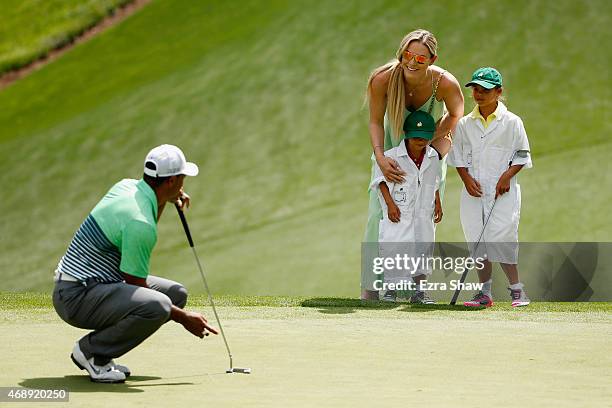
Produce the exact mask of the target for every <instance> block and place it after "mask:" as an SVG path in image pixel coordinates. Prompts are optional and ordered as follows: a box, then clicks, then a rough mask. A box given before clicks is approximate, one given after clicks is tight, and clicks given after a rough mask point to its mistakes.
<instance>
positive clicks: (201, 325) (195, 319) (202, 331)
mask: <svg viewBox="0 0 612 408" xmlns="http://www.w3.org/2000/svg"><path fill="white" fill-rule="evenodd" d="M170 318H171V319H172V320H174V321H176V322H178V323H180V324H182V325H183V327H184V328H185V330H187V331H188V332H189V333H191V334H193V335H194V336H197V337H199V338H203V337H204V336H208V335H209V334H210V333H212V334H219V332H218V331H217V329H215V328H214V327H212V326H209V325H208V320H206V318H205V317H204V316H202V315H201V314H199V313H195V312H188V311H185V310H182V309H179V308H178V307H176V306H173V307H172V313H171V314H170Z"/></svg>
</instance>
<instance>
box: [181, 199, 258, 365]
mask: <svg viewBox="0 0 612 408" xmlns="http://www.w3.org/2000/svg"><path fill="white" fill-rule="evenodd" d="M174 206H175V207H176V211H177V212H178V215H179V217H180V218H181V223H182V224H183V229H184V230H185V235H187V241H189V246H190V247H191V250H192V251H193V256H194V257H195V259H196V263H197V264H198V269H199V270H200V275H202V280H203V281H204V287H205V288H206V292H207V293H208V300H209V301H210V305H211V306H212V310H213V313H214V314H215V319H216V320H217V324H218V325H219V330H220V331H221V336H222V337H223V342H224V343H225V348H226V349H227V354H228V356H229V369H227V370H226V371H225V372H226V373H228V374H231V373H240V374H251V369H250V368H238V367H234V362H233V359H232V352H231V350H230V347H229V344H228V343H227V338H226V337H225V332H224V331H223V326H222V325H221V320H219V315H218V314H217V308H216V307H215V302H214V301H213V298H212V294H211V293H210V289H209V288H208V282H207V281H206V276H205V275H204V269H203V268H202V264H201V263H200V258H198V254H197V252H196V250H195V246H194V245H193V239H192V238H191V232H189V226H188V225H187V219H186V218H185V214H184V213H183V210H181V207H179V205H178V204H177V203H174Z"/></svg>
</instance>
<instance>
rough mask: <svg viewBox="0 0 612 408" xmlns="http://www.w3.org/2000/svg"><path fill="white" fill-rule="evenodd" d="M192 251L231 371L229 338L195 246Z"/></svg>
mask: <svg viewBox="0 0 612 408" xmlns="http://www.w3.org/2000/svg"><path fill="white" fill-rule="evenodd" d="M191 251H192V252H193V256H194V257H195V259H196V263H197V264H198V270H199V271H200V275H201V276H202V281H203V282H204V287H205V288H206V293H208V301H209V302H210V305H211V306H212V310H213V313H214V315H215V320H216V321H217V324H218V325H219V330H220V331H221V337H223V343H225V348H226V349H227V354H228V356H229V360H230V370H231V369H232V368H233V367H234V365H233V361H232V352H231V350H230V347H229V344H228V343H227V337H225V332H224V331H223V325H222V324H221V320H220V319H219V314H218V313H217V308H216V307H215V301H214V300H213V297H212V294H211V293H210V288H209V287H208V281H207V280H206V275H205V274H204V268H202V264H201V263H200V258H199V257H198V253H197V252H196V250H195V246H192V247H191Z"/></svg>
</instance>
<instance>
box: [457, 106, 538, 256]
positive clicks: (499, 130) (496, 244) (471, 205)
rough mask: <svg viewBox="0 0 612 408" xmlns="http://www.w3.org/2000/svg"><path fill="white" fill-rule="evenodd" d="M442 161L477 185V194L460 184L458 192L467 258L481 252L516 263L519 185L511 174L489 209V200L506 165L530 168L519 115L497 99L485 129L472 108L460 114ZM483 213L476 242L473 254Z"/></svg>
mask: <svg viewBox="0 0 612 408" xmlns="http://www.w3.org/2000/svg"><path fill="white" fill-rule="evenodd" d="M448 164H449V165H450V166H453V167H465V168H467V169H468V172H469V174H470V175H471V176H472V177H473V178H474V179H475V180H476V181H478V182H479V183H480V186H481V189H482V197H473V196H471V195H470V194H469V193H468V192H467V190H466V188H465V186H463V189H462V191H461V208H460V214H461V225H462V227H463V233H464V234H465V239H466V241H467V242H468V244H469V247H470V251H471V252H472V256H482V257H484V258H486V259H488V260H489V261H491V262H502V263H508V264H517V263H518V226H519V218H520V213H521V189H520V185H519V184H518V181H517V176H514V177H513V178H512V179H511V180H510V191H508V192H507V193H505V194H503V195H501V196H499V197H498V198H497V202H495V207H493V204H494V201H495V187H496V186H497V182H498V181H499V178H500V176H501V175H502V174H503V173H504V172H505V171H506V170H507V169H508V168H509V166H510V165H515V164H522V165H523V167H524V168H530V167H532V163H531V155H530V153H529V141H528V140H527V133H526V132H525V127H524V126H523V121H522V120H521V118H519V117H518V116H516V115H515V114H513V113H512V112H510V111H509V110H508V108H506V106H505V105H504V104H503V103H501V102H498V107H497V110H496V111H495V119H494V120H493V121H492V122H491V123H490V124H489V126H488V127H487V128H486V129H485V127H484V125H483V123H482V121H481V120H480V119H479V116H478V115H477V114H475V112H472V113H470V114H468V115H466V116H464V117H463V118H461V120H459V123H458V124H457V128H456V130H455V136H454V138H453V147H452V149H451V151H450V153H449V155H448ZM492 208H493V212H491V209H492ZM489 214H491V215H490V219H489V222H488V224H487V226H486V229H485V230H484V233H483V235H482V238H481V243H480V244H479V245H478V250H477V251H476V252H474V249H475V248H474V247H475V244H476V242H477V241H478V239H479V237H480V234H481V232H482V230H483V226H484V223H485V222H486V220H487V217H488V216H489Z"/></svg>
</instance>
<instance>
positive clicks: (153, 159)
mask: <svg viewBox="0 0 612 408" xmlns="http://www.w3.org/2000/svg"><path fill="white" fill-rule="evenodd" d="M198 172H199V169H198V166H197V165H196V164H195V163H190V162H188V161H187V160H186V159H185V155H184V154H183V152H182V151H181V149H179V148H178V147H176V146H173V145H169V144H163V145H161V146H157V147H156V148H154V149H153V150H151V151H150V152H149V153H148V154H147V158H146V159H145V162H144V174H146V175H147V176H151V177H169V176H176V175H179V174H184V175H186V176H197V175H198Z"/></svg>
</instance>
